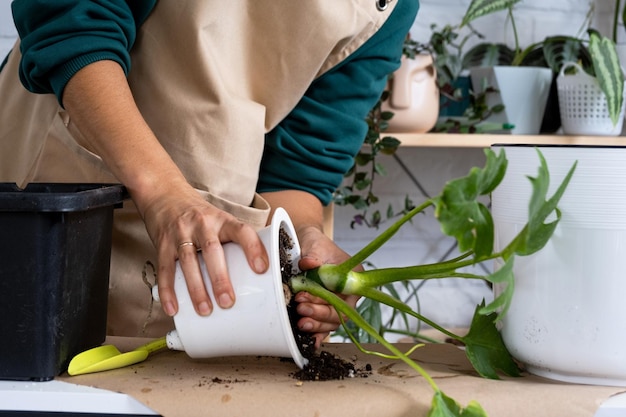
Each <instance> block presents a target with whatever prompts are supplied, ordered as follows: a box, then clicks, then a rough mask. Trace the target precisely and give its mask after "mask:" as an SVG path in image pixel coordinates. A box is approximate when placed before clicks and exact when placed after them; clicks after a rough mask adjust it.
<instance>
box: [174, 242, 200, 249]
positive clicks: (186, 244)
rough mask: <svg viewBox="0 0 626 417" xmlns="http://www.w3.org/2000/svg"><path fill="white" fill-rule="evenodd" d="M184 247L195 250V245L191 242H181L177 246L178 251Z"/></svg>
mask: <svg viewBox="0 0 626 417" xmlns="http://www.w3.org/2000/svg"><path fill="white" fill-rule="evenodd" d="M185 246H193V247H194V248H195V247H196V244H195V243H193V242H183V243H181V244H180V245H178V250H180V249H181V248H184V247H185Z"/></svg>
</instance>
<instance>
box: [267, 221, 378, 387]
mask: <svg viewBox="0 0 626 417" xmlns="http://www.w3.org/2000/svg"><path fill="white" fill-rule="evenodd" d="M293 245H294V243H293V241H292V239H291V238H290V237H289V234H287V232H285V231H284V230H283V229H280V234H279V248H280V270H281V274H282V280H283V287H284V289H285V300H286V302H287V306H286V307H287V313H288V314H289V320H290V322H291V329H292V331H293V335H294V337H295V339H296V344H297V345H298V349H299V350H300V353H302V356H304V357H305V358H306V359H308V361H309V362H308V364H307V365H305V366H304V368H303V369H300V370H298V371H296V372H294V373H293V377H294V378H295V379H298V380H300V381H329V380H337V379H344V378H354V377H361V378H366V377H368V376H369V375H370V374H371V371H372V367H371V365H370V364H367V365H365V366H364V367H363V368H357V367H356V366H355V365H354V363H353V362H349V361H346V360H344V359H342V358H340V357H339V356H337V355H334V354H332V353H330V352H327V351H324V350H321V351H319V352H318V351H317V350H316V349H315V338H314V337H313V335H312V334H311V333H308V332H304V331H302V330H300V329H299V328H298V326H297V323H298V320H299V319H300V318H301V316H300V315H299V314H298V312H297V311H296V308H297V305H298V303H297V302H296V301H295V300H294V295H295V294H293V293H292V291H291V289H290V288H289V280H290V279H291V278H292V277H293V276H294V275H296V271H297V270H298V268H295V267H294V266H293V263H292V262H293V260H292V258H291V249H292V248H293Z"/></svg>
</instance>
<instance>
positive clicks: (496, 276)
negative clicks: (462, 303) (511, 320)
mask: <svg viewBox="0 0 626 417" xmlns="http://www.w3.org/2000/svg"><path fill="white" fill-rule="evenodd" d="M514 259H515V257H514V256H511V257H510V258H509V259H508V260H507V261H506V262H505V263H504V265H502V266H501V267H500V268H499V269H497V270H496V271H495V272H494V273H492V274H490V275H488V276H487V277H485V279H486V280H487V281H489V282H491V283H492V284H494V285H499V286H500V291H501V292H500V294H499V295H498V296H497V297H496V298H495V299H494V300H493V301H492V302H491V303H489V305H487V306H485V307H483V308H481V309H480V314H490V313H495V312H498V316H497V317H496V319H495V320H496V321H498V319H499V318H500V317H502V316H504V315H505V314H506V312H507V311H508V309H509V305H510V304H511V300H512V299H513V289H514V288H515V280H514V275H513V261H514Z"/></svg>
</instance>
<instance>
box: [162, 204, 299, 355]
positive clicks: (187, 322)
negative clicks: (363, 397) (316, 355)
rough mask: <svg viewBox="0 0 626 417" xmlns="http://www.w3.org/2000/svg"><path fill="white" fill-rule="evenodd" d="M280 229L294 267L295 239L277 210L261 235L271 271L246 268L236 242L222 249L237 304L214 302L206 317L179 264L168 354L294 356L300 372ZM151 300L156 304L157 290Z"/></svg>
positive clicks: (206, 278)
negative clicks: (197, 308)
mask: <svg viewBox="0 0 626 417" xmlns="http://www.w3.org/2000/svg"><path fill="white" fill-rule="evenodd" d="M281 228H282V229H283V230H284V231H286V232H287V234H288V235H289V236H290V237H291V239H292V241H293V248H291V250H290V257H291V259H292V261H293V264H294V265H295V266H297V263H298V259H299V257H300V246H299V244H298V239H297V237H296V233H295V230H294V228H293V225H292V223H291V220H290V219H289V217H288V215H287V213H286V212H285V211H284V210H283V209H280V208H279V209H277V210H276V211H275V213H274V216H273V217H272V222H271V225H270V226H269V227H266V228H264V229H262V230H260V231H259V236H260V238H261V240H262V241H263V244H264V245H265V248H266V249H267V251H268V254H269V257H270V268H269V270H268V271H267V272H266V273H264V274H257V273H255V272H254V271H252V270H251V269H250V267H249V266H248V262H247V261H246V258H245V255H244V253H243V250H242V249H241V246H239V245H238V244H235V243H226V244H225V245H224V254H225V257H226V262H227V265H228V272H229V274H230V279H231V282H232V284H233V288H234V290H235V294H236V302H235V305H234V306H233V307H232V308H230V309H226V310H224V309H221V308H219V306H217V303H215V302H214V310H213V313H212V314H211V315H210V316H200V315H198V314H197V313H196V311H195V310H194V308H193V305H192V302H191V298H190V297H189V292H188V290H187V284H186V282H185V278H184V276H183V273H182V269H181V268H180V265H178V264H177V267H176V276H175V291H176V297H177V299H178V306H179V307H178V308H179V309H178V313H177V314H176V315H175V316H174V323H175V325H176V329H175V330H172V331H170V332H169V333H168V335H167V342H168V347H170V349H177V350H184V351H185V352H186V353H187V354H188V355H189V356H190V357H192V358H211V357H225V356H242V355H253V356H277V357H292V358H293V360H294V361H295V363H296V364H297V365H298V366H299V367H300V368H302V367H303V366H304V365H305V364H306V363H307V360H306V359H305V358H304V357H303V356H302V354H301V353H300V350H299V349H298V346H297V344H296V341H295V338H294V335H293V332H292V329H291V324H290V322H289V317H288V314H287V309H286V307H285V303H286V302H285V296H284V292H283V286H282V277H281V270H280V257H279V251H278V248H279V230H280V229H281ZM198 260H199V261H200V265H201V268H202V274H203V277H204V283H205V286H206V288H207V290H208V291H209V295H210V296H211V299H212V300H215V297H214V296H213V292H212V289H211V283H210V279H209V276H208V273H207V270H206V265H205V263H204V261H203V260H202V256H201V255H200V254H198ZM153 295H154V296H155V299H157V300H158V292H157V290H156V287H155V290H153Z"/></svg>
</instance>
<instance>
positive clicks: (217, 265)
mask: <svg viewBox="0 0 626 417" xmlns="http://www.w3.org/2000/svg"><path fill="white" fill-rule="evenodd" d="M142 212H143V218H144V222H145V224H146V228H147V230H148V234H149V235H150V237H151V239H152V241H153V243H154V245H155V247H156V248H157V252H158V265H159V266H158V272H157V279H158V284H159V298H160V300H161V305H162V307H163V310H164V311H165V312H166V313H167V314H168V315H170V316H172V315H174V314H175V313H176V311H177V310H178V304H177V301H176V295H175V293H174V274H175V270H176V260H179V261H180V265H181V268H182V270H183V274H184V275H185V280H186V282H187V288H188V290H189V295H190V297H191V300H192V302H193V305H194V307H195V309H196V311H197V313H198V314H200V315H203V316H206V315H209V314H211V311H212V310H213V303H212V301H211V299H210V297H209V295H208V293H207V290H206V288H205V286H204V281H203V278H202V274H201V271H200V264H199V262H198V257H197V251H198V250H200V251H201V252H202V258H203V259H204V262H205V264H206V267H207V272H208V275H209V277H210V280H211V285H212V289H213V294H214V296H215V301H216V302H217V304H218V305H219V306H220V307H221V308H230V307H232V305H233V304H234V302H235V293H234V291H233V287H232V284H231V282H230V278H229V276H228V270H227V266H226V260H225V258H224V251H223V248H222V243H225V242H236V243H238V244H239V245H241V247H242V248H243V250H244V252H245V254H246V257H247V259H248V263H249V265H250V267H251V268H252V269H253V270H254V271H255V272H257V273H263V272H265V271H266V270H267V268H268V265H269V260H268V256H267V253H266V250H265V248H264V246H263V243H262V242H261V240H260V238H259V236H258V234H257V233H256V231H255V230H254V228H253V227H252V226H250V225H249V224H246V223H244V222H242V221H240V220H238V219H237V218H236V217H234V216H233V215H231V214H229V213H226V212H224V211H222V210H220V209H218V208H216V207H215V206H213V205H211V204H210V203H208V202H207V201H205V200H204V199H203V198H202V196H201V195H200V194H199V193H198V192H196V190H194V189H193V188H191V187H190V186H185V187H184V190H180V189H178V190H176V191H172V192H170V193H159V197H157V198H152V199H151V201H150V203H149V204H147V205H146V207H145V208H144V209H143V210H142Z"/></svg>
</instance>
